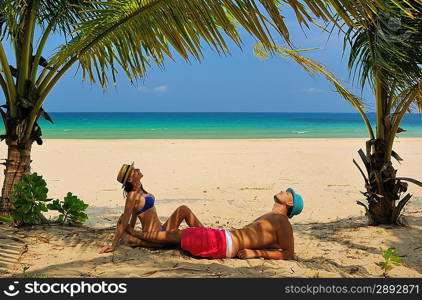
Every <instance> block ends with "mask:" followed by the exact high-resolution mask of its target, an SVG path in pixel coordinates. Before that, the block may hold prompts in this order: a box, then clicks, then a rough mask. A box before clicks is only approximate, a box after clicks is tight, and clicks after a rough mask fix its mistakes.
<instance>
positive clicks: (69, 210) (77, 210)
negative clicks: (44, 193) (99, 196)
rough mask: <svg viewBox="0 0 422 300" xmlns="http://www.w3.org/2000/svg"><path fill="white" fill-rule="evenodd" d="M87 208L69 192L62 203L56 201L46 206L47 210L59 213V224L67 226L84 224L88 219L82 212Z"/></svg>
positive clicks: (86, 205)
mask: <svg viewBox="0 0 422 300" xmlns="http://www.w3.org/2000/svg"><path fill="white" fill-rule="evenodd" d="M87 207H88V204H85V203H84V202H83V201H82V200H80V199H79V198H78V197H77V196H75V195H72V193H70V192H69V193H67V195H66V197H65V198H64V201H59V200H58V199H56V200H53V202H52V203H50V204H48V205H47V208H48V209H51V210H57V211H58V212H59V213H60V215H59V218H58V222H59V223H61V224H69V225H79V224H82V223H83V222H85V221H86V220H87V219H88V216H87V215H86V213H85V212H84V211H85V209H86V208H87Z"/></svg>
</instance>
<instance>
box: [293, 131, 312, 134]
mask: <svg viewBox="0 0 422 300" xmlns="http://www.w3.org/2000/svg"><path fill="white" fill-rule="evenodd" d="M308 132H310V131H296V132H295V133H297V134H305V133H308Z"/></svg>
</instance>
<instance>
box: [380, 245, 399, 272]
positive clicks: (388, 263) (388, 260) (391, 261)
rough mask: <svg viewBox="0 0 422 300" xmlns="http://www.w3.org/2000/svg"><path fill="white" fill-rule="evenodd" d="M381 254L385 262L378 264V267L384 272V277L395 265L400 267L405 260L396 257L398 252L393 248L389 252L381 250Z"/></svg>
mask: <svg viewBox="0 0 422 300" xmlns="http://www.w3.org/2000/svg"><path fill="white" fill-rule="evenodd" d="M380 252H381V255H382V257H383V258H384V261H383V262H380V263H378V265H379V266H380V268H381V269H382V270H383V271H384V275H387V272H388V271H390V270H391V269H392V268H393V265H395V266H400V265H401V264H402V263H403V260H402V259H401V258H400V257H399V256H397V255H395V254H396V250H394V249H393V248H388V249H387V250H383V249H382V248H380Z"/></svg>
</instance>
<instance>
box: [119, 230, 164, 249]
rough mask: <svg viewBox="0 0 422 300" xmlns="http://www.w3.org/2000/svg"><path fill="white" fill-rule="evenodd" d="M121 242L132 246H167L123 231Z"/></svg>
mask: <svg viewBox="0 0 422 300" xmlns="http://www.w3.org/2000/svg"><path fill="white" fill-rule="evenodd" d="M121 242H122V244H125V245H128V246H131V247H151V248H161V247H164V246H166V245H163V244H159V243H152V242H148V241H144V240H141V239H140V238H138V237H136V236H133V235H131V234H129V233H127V232H125V233H123V235H122V239H121Z"/></svg>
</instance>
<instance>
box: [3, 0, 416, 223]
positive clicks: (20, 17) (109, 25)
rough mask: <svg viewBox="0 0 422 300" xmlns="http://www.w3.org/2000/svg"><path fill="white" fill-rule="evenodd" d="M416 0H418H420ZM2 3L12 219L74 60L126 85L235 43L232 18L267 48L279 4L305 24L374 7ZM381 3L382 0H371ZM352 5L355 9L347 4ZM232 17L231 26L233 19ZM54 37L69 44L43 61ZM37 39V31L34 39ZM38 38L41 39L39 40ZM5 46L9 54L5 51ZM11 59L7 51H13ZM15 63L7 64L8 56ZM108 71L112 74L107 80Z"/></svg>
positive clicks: (88, 73)
mask: <svg viewBox="0 0 422 300" xmlns="http://www.w3.org/2000/svg"><path fill="white" fill-rule="evenodd" d="M417 1H422V0H417ZM303 2H304V3H301V2H300V1H298V0H288V1H287V0H258V1H254V0H98V1H84V0H54V1H51V0H8V1H1V2H0V67H1V73H0V85H1V87H2V90H3V93H4V98H5V104H4V105H2V106H1V107H0V113H1V115H2V117H3V122H4V127H5V131H6V132H5V134H4V135H3V136H1V138H2V139H4V140H5V142H6V145H7V147H8V156H7V159H6V162H5V163H4V164H5V166H6V170H5V178H4V183H3V189H2V200H0V215H5V216H7V215H9V211H10V209H11V204H10V202H9V194H10V192H11V189H12V187H13V185H14V184H15V183H16V182H17V181H18V180H20V178H21V176H22V174H24V173H29V171H30V162H31V147H32V144H33V142H34V141H35V142H37V143H38V144H42V140H41V135H42V132H41V128H40V126H39V125H38V120H39V118H40V117H43V118H45V119H47V120H48V121H51V122H52V120H51V118H50V116H49V115H48V114H47V113H46V112H45V111H44V110H43V107H42V106H43V103H44V101H45V100H46V98H47V96H48V95H49V93H50V92H51V90H52V89H53V88H54V86H55V85H56V83H57V82H58V81H59V80H60V79H61V78H62V76H63V75H64V74H65V73H66V72H68V71H69V70H70V68H71V67H72V66H73V65H75V63H77V64H78V65H79V68H78V70H82V72H83V77H84V78H88V79H89V80H90V81H91V82H92V83H94V82H99V83H100V84H101V85H102V86H103V87H105V86H107V84H108V82H109V80H111V81H113V83H114V84H116V76H115V75H116V74H117V72H118V69H119V70H123V71H124V72H125V74H126V75H127V77H128V78H129V80H130V81H134V80H136V79H138V78H140V77H142V76H144V74H145V72H146V71H147V68H148V67H149V66H151V65H152V64H156V65H158V66H162V65H163V63H164V61H165V58H166V57H167V58H173V56H174V55H176V54H178V55H180V56H181V57H183V58H184V59H185V60H187V61H189V60H191V59H192V58H193V59H196V60H200V59H201V58H202V49H203V45H202V43H203V42H205V44H206V45H207V46H209V47H210V48H212V49H214V50H215V51H216V52H217V53H219V54H220V53H226V52H228V47H227V40H232V41H234V43H235V44H236V45H238V46H240V45H241V39H240V36H239V34H238V31H237V29H236V26H235V24H234V23H235V22H236V23H237V24H238V25H240V26H241V27H243V28H244V29H245V30H246V31H247V32H248V33H250V34H252V35H253V36H255V37H256V38H257V39H258V40H259V41H260V42H261V43H262V44H263V45H264V47H266V48H268V49H271V47H270V45H271V44H273V40H272V37H271V34H270V28H272V27H273V28H274V30H275V31H276V32H278V33H279V34H281V36H282V37H283V38H284V40H285V41H286V42H287V43H289V32H288V29H287V27H286V25H285V23H284V20H283V17H282V16H281V14H280V11H279V7H278V5H279V4H280V3H287V4H288V5H290V6H291V7H292V8H293V9H294V11H295V13H296V16H297V20H298V22H299V23H301V24H305V25H307V24H308V23H309V22H312V21H313V18H312V17H311V16H310V13H312V15H313V16H315V17H316V18H320V19H322V20H324V21H328V20H331V21H333V22H335V21H336V20H335V19H334V17H333V16H332V13H331V9H330V8H329V6H328V5H331V6H332V7H333V8H334V10H335V11H336V12H337V13H338V14H339V15H340V16H341V18H342V19H343V20H344V22H346V24H348V25H349V26H353V21H354V20H358V19H359V18H361V17H364V18H366V17H367V16H368V15H371V14H372V12H373V11H374V10H376V6H375V4H373V3H372V1H366V0H355V1H351V0H303ZM375 3H376V4H377V5H378V1H376V2H375ZM352 4H353V5H352ZM234 21H235V22H234ZM52 34H56V35H61V36H62V37H63V38H64V40H65V42H64V43H63V44H62V45H57V47H56V48H55V50H54V51H52V53H50V55H49V57H48V59H46V58H45V53H44V47H45V45H46V43H47V41H48V40H49V38H50V37H51V36H52ZM38 35H39V36H38ZM36 37H37V38H36ZM3 43H8V44H9V45H11V48H12V49H13V50H14V57H8V56H7V55H6V51H5V49H4V47H3ZM11 56H13V55H11ZM12 61H15V63H16V65H15V66H12V65H11V62H12ZM109 76H111V79H110V78H109Z"/></svg>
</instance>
